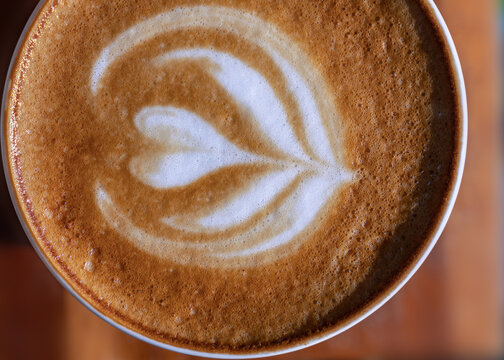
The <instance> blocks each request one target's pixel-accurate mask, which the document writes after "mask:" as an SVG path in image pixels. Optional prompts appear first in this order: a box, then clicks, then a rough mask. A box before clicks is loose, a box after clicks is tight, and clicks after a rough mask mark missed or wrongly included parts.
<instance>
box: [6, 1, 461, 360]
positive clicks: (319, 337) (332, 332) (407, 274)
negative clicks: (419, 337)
mask: <svg viewBox="0 0 504 360" xmlns="http://www.w3.org/2000/svg"><path fill="white" fill-rule="evenodd" d="M45 1H46V0H41V1H40V2H39V3H38V5H37V7H36V8H35V10H34V11H33V13H32V15H31V16H30V18H29V20H28V22H27V24H26V25H25V27H24V29H23V32H22V34H21V36H20V38H19V40H18V43H17V46H16V49H15V51H14V54H13V56H12V59H11V63H10V67H9V71H8V73H7V80H6V82H5V86H4V93H3V99H2V131H1V145H2V160H3V166H4V171H5V174H6V177H7V184H8V187H9V192H10V195H11V199H12V202H13V204H14V207H15V210H16V213H17V215H18V218H19V220H20V222H21V224H22V226H23V229H24V231H25V233H26V235H27V236H28V239H29V240H30V242H31V244H32V246H33V247H34V249H35V251H36V252H37V254H38V255H39V256H40V258H41V259H42V261H43V262H44V264H45V265H46V266H47V268H48V269H49V270H50V271H51V273H52V274H53V275H54V277H55V278H56V279H57V280H58V281H59V282H60V284H61V285H63V287H64V288H65V289H66V290H68V291H69V292H70V293H71V294H72V295H73V296H74V297H75V298H76V299H77V300H78V301H79V302H80V303H81V304H83V305H84V306H85V307H86V308H88V309H89V310H90V311H91V312H93V313H94V314H95V315H97V316H98V317H100V318H101V319H103V320H105V321H106V322H107V323H109V324H110V325H112V326H114V327H116V328H117V329H119V330H121V331H123V332H125V333H126V334H129V335H131V336H133V337H135V338H137V339H139V340H143V341H145V342H147V343H149V344H152V345H155V346H158V347H161V348H164V349H167V350H172V351H176V352H180V353H183V354H187V355H196V356H205V357H210V358H220V359H244V358H259V357H265V356H273V355H279V354H284V353H288V352H292V351H296V350H300V349H304V348H306V347H308V346H311V345H315V344H318V343H320V342H322V341H324V340H327V339H329V338H331V337H333V336H336V335H338V334H340V333H342V332H343V331H345V330H347V329H349V328H350V327H352V326H354V325H355V324H357V323H359V322H360V321H362V320H364V319H365V318H367V317H368V316H369V315H371V314H372V313H373V312H375V311H376V310H377V309H378V308H380V307H381V306H382V305H383V304H384V303H385V302H387V301H388V300H389V299H390V298H391V297H392V296H393V295H395V294H396V293H397V292H398V291H399V290H400V289H401V288H402V287H403V285H404V284H405V283H406V282H407V281H408V280H409V279H410V278H411V277H412V276H413V274H414V273H415V272H416V271H417V270H418V268H419V267H420V265H422V263H423V262H424V260H425V259H426V258H427V256H428V255H429V253H430V252H431V250H432V248H433V247H434V245H435V244H436V242H437V240H438V239H439V236H440V235H441V232H442V231H443V229H444V227H445V225H446V223H447V221H448V218H449V216H450V214H451V212H452V209H453V205H454V204H455V199H456V197H457V194H458V191H459V188H460V182H461V180H462V173H463V170H464V163H465V156H466V147H467V99H466V92H465V86H464V78H463V75H462V69H461V66H460V61H459V58H458V55H457V51H456V49H455V45H454V44H453V40H452V37H451V35H450V32H449V31H448V28H447V26H446V23H445V22H444V20H443V17H442V16H441V13H440V12H439V10H438V8H437V7H436V5H435V4H434V1H433V0H428V1H427V5H428V6H430V7H431V10H432V14H434V16H435V18H436V20H437V22H438V25H439V26H440V28H441V30H442V35H443V36H444V39H443V40H444V41H445V44H446V46H447V48H448V50H449V54H450V61H451V66H452V68H453V70H454V75H455V85H456V93H457V96H458V98H459V102H460V106H461V119H460V121H461V130H462V131H461V132H460V139H459V142H458V143H459V149H457V150H458V154H459V159H458V165H457V171H456V179H455V182H454V184H453V186H452V189H451V193H450V196H449V199H448V203H447V206H446V208H445V211H444V214H443V217H442V219H441V221H440V222H439V224H438V226H437V229H436V230H435V231H434V232H433V235H432V236H431V238H430V239H429V240H428V241H426V242H425V245H424V247H423V250H422V251H420V252H419V254H418V255H417V257H416V258H415V259H414V261H412V262H411V264H410V265H409V268H408V269H406V270H405V271H403V272H402V275H401V276H399V278H398V279H397V280H396V281H395V282H394V283H392V284H391V285H389V286H388V288H387V289H386V290H384V291H382V293H381V294H380V295H379V296H378V297H376V298H375V299H373V300H372V301H371V303H370V304H368V305H367V306H366V307H365V308H364V309H363V310H361V311H359V312H357V313H355V314H354V315H352V316H350V317H349V318H348V319H347V320H346V321H344V322H342V323H340V324H338V325H337V326H335V327H333V328H331V329H329V330H327V331H324V332H322V333H320V334H315V335H313V336H310V337H308V338H306V339H305V340H304V341H301V342H296V343H295V344H293V345H292V346H288V345H287V346H285V347H282V348H280V349H277V350H272V351H263V352H261V351H259V352H256V353H249V354H227V353H214V352H212V353H209V352H202V351H194V350H190V349H185V348H181V347H177V346H172V345H168V344H165V343H162V342H159V341H156V340H153V339H151V338H148V337H146V336H144V335H141V334H139V333H137V332H134V331H132V330H130V329H128V328H126V327H124V326H122V325H120V324H118V323H117V322H115V321H114V320H112V319H111V318H109V317H107V316H105V315H104V314H102V313H100V312H99V311H98V310H97V309H95V308H94V307H93V306H92V305H91V304H89V303H88V302H87V301H85V300H84V299H83V298H82V297H81V296H80V295H79V294H78V293H77V292H76V291H75V290H74V289H72V287H71V286H70V285H69V284H68V283H67V282H66V281H65V280H64V279H63V278H62V277H61V276H60V274H59V273H58V271H56V270H55V269H54V268H53V267H52V265H51V264H50V262H49V261H48V260H47V259H46V255H45V254H44V253H43V252H42V251H41V249H40V248H39V247H38V245H37V243H36V241H35V240H34V239H33V237H32V235H31V232H30V231H29V229H28V226H27V224H26V223H25V222H24V217H23V215H22V214H21V210H20V207H19V205H18V200H17V198H16V196H15V194H14V191H13V188H12V184H11V179H10V176H9V171H10V170H9V167H8V164H7V158H6V143H5V121H6V120H5V104H6V100H7V94H8V92H9V89H10V75H11V71H12V67H13V65H14V62H15V60H16V58H17V55H18V52H19V49H20V47H21V46H22V44H23V41H24V38H25V35H26V34H27V32H28V30H29V29H30V27H31V24H32V22H33V21H34V19H35V17H36V15H37V14H38V12H39V10H40V9H41V7H42V5H43V4H44V3H45Z"/></svg>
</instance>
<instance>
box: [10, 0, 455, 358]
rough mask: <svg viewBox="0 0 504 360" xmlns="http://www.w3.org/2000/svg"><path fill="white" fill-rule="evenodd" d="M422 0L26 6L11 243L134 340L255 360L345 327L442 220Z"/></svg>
mask: <svg viewBox="0 0 504 360" xmlns="http://www.w3.org/2000/svg"><path fill="white" fill-rule="evenodd" d="M427 9H428V7H427V6H426V5H425V4H424V2H422V1H419V2H417V1H408V0H404V1H394V2H374V1H362V2H354V1H349V0H340V1H329V0H327V1H317V2H306V1H294V0H289V1H270V0H263V1H256V2H246V1H238V0H216V1H213V2H207V1H205V2H203V1H188V0H186V1H183V0H181V1H179V0H171V1H158V0H151V1H148V2H147V1H131V0H115V1H109V0H107V1H105V0H96V1H92V2H83V1H77V0H75V1H72V0H67V1H54V2H53V1H47V3H46V4H45V5H44V6H43V7H42V8H41V10H40V12H39V13H38V16H37V17H36V19H35V21H34V23H33V25H32V27H31V29H30V31H29V32H28V34H27V36H26V38H25V41H24V43H23V45H22V47H21V49H20V52H19V54H18V58H17V62H16V64H15V66H14V69H13V71H12V74H11V82H12V83H11V87H10V92H9V96H8V99H7V104H6V114H5V115H6V124H5V126H6V132H5V133H6V135H5V136H6V144H7V164H8V168H9V170H10V176H11V180H12V184H13V187H14V192H15V194H16V196H17V201H18V206H19V207H20V209H21V212H22V214H23V215H24V217H25V221H26V223H27V225H28V227H29V229H30V232H31V235H32V237H33V238H34V240H35V242H36V243H37V245H38V247H40V249H41V250H42V252H43V253H44V255H45V256H46V257H47V259H48V260H49V262H50V263H51V264H52V266H53V267H54V268H55V269H56V270H57V271H58V273H59V274H60V275H61V276H62V277H63V278H64V279H65V281H66V282H67V283H68V284H69V285H70V286H71V287H72V288H73V289H74V290H75V291H77V293H78V294H79V295H80V296H82V297H83V298H84V299H85V300H86V301H88V302H89V303H90V304H91V305H92V306H93V307H95V308H96V309H97V310H99V311H100V312H101V313H103V314H104V315H106V316H108V317H110V318H111V319H112V320H114V321H116V322H117V323H119V324H121V325H123V326H126V327H127V328H130V329H132V330H134V331H135V332H138V333H140V334H142V335H145V336H148V337H150V338H152V339H154V340H157V341H160V342H163V343H166V344H171V345H175V346H180V347H184V348H191V349H196V350H204V351H214V352H250V351H253V352H257V351H264V350H267V349H274V348H281V347H285V346H287V345H290V344H293V343H298V342H303V341H305V340H306V339H307V338H309V337H310V336H313V334H314V333H316V334H322V333H324V332H327V331H331V330H332V329H335V328H336V327H338V326H342V325H343V324H345V321H348V319H352V318H353V317H354V316H356V314H358V313H359V312H362V311H363V310H364V309H365V308H366V306H368V305H369V304H372V303H373V302H374V301H376V299H378V298H380V296H381V294H383V292H384V291H385V290H386V289H387V288H388V287H389V286H391V285H392V284H393V283H394V281H396V279H398V278H401V276H402V274H404V272H405V271H406V270H407V269H408V268H409V266H410V265H411V263H413V262H414V261H415V260H416V259H417V257H418V254H419V252H420V251H421V250H422V249H423V248H424V247H425V245H426V243H427V242H428V240H429V239H430V237H431V236H432V232H433V231H434V230H435V229H436V227H437V225H438V223H439V221H440V218H441V216H442V214H443V212H444V210H445V207H446V206H447V199H448V197H449V194H450V192H451V190H452V187H453V182H454V179H455V169H456V168H457V166H458V162H459V161H460V154H459V153H458V149H459V147H460V144H459V143H458V140H457V139H459V137H460V131H461V129H460V127H461V125H460V124H461V119H460V118H461V115H460V106H461V105H460V104H459V101H458V94H457V92H456V90H455V75H454V71H453V69H452V66H451V65H450V56H449V51H448V50H447V46H446V44H445V43H444V40H443V37H442V35H441V30H440V29H439V28H438V26H437V25H436V24H435V22H434V20H432V19H433V15H432V14H431V13H430V12H429V10H427Z"/></svg>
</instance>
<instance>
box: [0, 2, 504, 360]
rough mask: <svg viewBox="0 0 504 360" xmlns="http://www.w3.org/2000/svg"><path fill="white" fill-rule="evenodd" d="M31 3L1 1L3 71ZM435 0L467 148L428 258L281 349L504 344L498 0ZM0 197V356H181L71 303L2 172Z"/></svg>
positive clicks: (475, 349) (355, 354)
mask: <svg viewBox="0 0 504 360" xmlns="http://www.w3.org/2000/svg"><path fill="white" fill-rule="evenodd" d="M35 3H36V0H26V1H18V2H7V1H4V2H2V4H3V5H1V6H2V7H3V9H2V11H1V12H0V17H1V20H2V21H0V24H1V25H0V26H1V28H0V37H1V39H2V41H1V48H0V51H1V53H0V55H1V58H0V66H1V69H2V70H1V71H2V72H1V73H0V77H1V78H2V79H3V78H4V77H5V75H4V74H5V72H6V69H7V64H8V61H9V59H10V54H11V53H12V50H13V48H14V44H15V42H16V39H17V37H18V35H19V33H20V32H21V29H22V26H23V25H24V23H25V22H26V19H27V17H28V15H29V13H30V12H31V10H32V9H33V8H34V6H35ZM437 3H438V5H439V7H440V10H441V12H442V13H443V15H444V17H445V19H446V21H447V23H448V26H449V28H450V29H451V31H452V35H453V37H454V40H455V44H456V46H457V49H458V51H459V55H460V58H461V62H462V67H463V71H464V75H465V78H466V84H467V92H468V100H469V134H470V135H469V146H468V149H469V152H468V156H467V165H466V171H465V175H464V180H463V182H462V188H461V192H460V195H459V198H458V200H457V204H456V206H455V209H454V211H453V215H452V217H451V219H450V221H449V223H448V226H447V228H446V230H445V232H444V233H443V235H442V237H441V239H440V241H439V243H438V245H436V248H435V249H434V251H433V252H432V254H431V255H430V256H429V258H428V259H427V261H426V262H425V264H424V265H423V266H422V267H421V269H420V270H419V271H418V272H417V274H416V275H415V276H414V277H413V278H412V280H411V281H410V282H409V283H408V284H407V285H406V286H405V287H404V288H403V290H401V291H400V292H399V294H398V295H396V296H395V297H394V298H393V299H392V300H391V301H389V302H388V303H387V304H386V305H385V306H383V307H382V308H381V309H380V310H378V311H377V312H376V313H375V314H373V315H372V316H371V317H370V318H368V319H366V320H365V321H363V322H361V323H360V324H358V325H357V326H355V327H353V328H352V329H350V330H348V331H347V332H345V333H343V334H342V335H339V336H337V337H335V338H333V339H331V340H328V341H326V342H324V343H322V344H319V345H317V346H314V347H311V348H309V349H306V350H303V351H299V352H296V353H293V354H289V355H287V356H282V357H279V358H278V359H280V358H285V359H287V358H289V359H333V358H369V357H391V356H396V357H403V356H406V355H414V356H416V357H427V356H434V355H436V356H441V355H451V356H456V355H466V356H478V357H482V356H485V357H492V358H496V357H498V356H503V355H504V352H503V339H504V332H503V311H502V296H501V295H502V290H503V285H502V283H503V277H502V267H501V266H502V243H501V244H499V241H500V240H501V239H500V238H499V235H500V234H499V226H500V225H501V224H500V221H501V219H502V213H501V212H500V208H499V199H500V196H501V193H500V192H499V188H500V187H501V184H500V183H499V176H498V175H499V172H498V164H500V160H501V157H500V153H499V148H498V147H499V127H498V123H499V102H500V98H501V93H500V92H499V86H498V83H497V81H498V79H499V71H500V67H499V63H498V29H497V25H498V24H497V14H498V13H497V9H496V6H497V4H496V2H493V1H489V0H488V1H484V0H480V1H474V0H439V1H437ZM0 175H1V174H0ZM1 179H2V180H0V182H4V181H3V176H2V177H1ZM0 200H1V201H2V206H1V207H0V359H35V358H36V359H76V360H79V359H83V360H84V359H86V360H87V359H94V360H101V359H188V358H190V357H189V356H185V355H181V354H176V353H173V352H170V351H165V350H161V349H158V348H155V347H153V346H150V345H148V344H145V343H143V342H141V341H138V340H135V339H134V338H132V337H129V336H128V335H125V334H123V333H121V332H120V331H118V330H116V329H114V328H113V327H111V326H109V325H107V324H106V323H105V322H103V321H102V320H100V319H98V318H97V317H95V316H94V315H92V314H91V313H90V312H89V311H88V310H86V309H85V308H84V307H83V306H81V305H80V304H79V303H77V301H76V300H75V299H73V298H72V297H71V296H70V295H69V294H68V293H67V292H65V291H64V290H63V288H62V287H61V286H60V285H59V284H58V283H57V282H56V280H55V279H53V278H52V276H51V275H50V273H49V272H48V271H47V270H46V269H45V268H44V266H43V265H42V262H41V261H40V260H39V259H38V258H37V256H36V254H35V252H34V251H33V249H32V248H31V247H30V245H29V244H28V242H27V241H26V239H25V237H24V234H23V233H22V231H21V229H20V226H19V224H18V223H17V219H16V218H15V215H14V212H13V210H12V207H11V205H10V200H9V199H8V194H7V190H6V187H5V183H3V184H1V183H0Z"/></svg>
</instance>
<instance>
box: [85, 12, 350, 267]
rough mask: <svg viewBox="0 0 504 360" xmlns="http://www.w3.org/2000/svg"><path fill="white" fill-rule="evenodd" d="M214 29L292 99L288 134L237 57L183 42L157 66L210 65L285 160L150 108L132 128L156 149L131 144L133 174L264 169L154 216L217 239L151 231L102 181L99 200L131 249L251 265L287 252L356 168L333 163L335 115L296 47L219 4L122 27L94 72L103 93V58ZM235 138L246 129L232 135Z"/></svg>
mask: <svg viewBox="0 0 504 360" xmlns="http://www.w3.org/2000/svg"><path fill="white" fill-rule="evenodd" d="M194 26H198V27H199V28H205V27H208V28H212V29H217V28H218V29H220V30H223V31H226V32H229V33H231V34H235V35H238V36H240V37H242V38H243V39H245V40H246V41H249V42H251V43H254V44H255V45H257V46H259V47H261V48H262V49H263V50H264V51H265V53H266V54H268V55H269V56H270V57H271V59H272V61H273V62H274V63H275V65H276V66H277V67H278V69H279V70H280V72H281V73H282V76H283V80H284V81H285V88H286V89H287V90H288V91H289V92H290V93H291V95H292V98H293V99H295V102H296V106H297V112H298V113H299V115H300V118H301V124H300V125H301V130H299V129H298V130H296V131H295V130H294V125H293V123H292V121H291V119H289V116H288V114H287V111H286V108H285V107H286V105H285V104H283V103H282V101H281V98H280V97H279V96H277V94H276V93H275V90H274V89H273V88H272V86H271V85H270V84H269V83H268V80H267V79H266V77H265V76H263V75H262V74H261V73H259V72H258V71H257V70H256V69H254V68H252V67H251V66H249V65H248V64H246V63H245V62H244V61H242V60H240V59H239V58H238V57H236V56H234V54H229V53H224V52H221V51H217V50H215V49H213V48H202V47H194V48H191V47H188V48H182V49H175V50H172V51H170V52H167V53H164V54H161V55H158V56H157V57H155V58H153V59H152V64H154V65H155V66H157V67H158V68H159V70H160V71H165V68H164V66H165V65H166V64H168V63H170V62H171V61H189V62H190V61H195V62H198V61H200V60H202V59H204V60H205V61H204V62H201V64H208V63H211V64H212V66H207V67H205V68H204V70H205V71H207V72H208V75H210V76H212V77H213V78H214V79H215V81H216V82H217V83H218V84H219V85H220V86H221V87H222V88H223V89H224V90H225V91H226V92H227V93H228V94H229V95H230V96H231V97H232V98H233V100H234V101H235V102H236V104H238V105H239V106H240V107H241V108H243V109H245V111H246V113H247V114H250V115H251V116H250V119H249V120H250V121H253V122H254V123H255V124H254V126H257V128H259V129H260V130H261V132H262V135H261V136H265V137H266V138H268V141H269V143H272V144H274V146H275V147H276V149H275V150H276V152H280V153H282V154H283V155H284V156H283V157H282V158H281V159H278V158H271V157H269V156H268V155H266V154H262V153H256V152H257V151H258V150H249V149H245V148H243V147H242V146H240V145H239V144H237V143H235V142H234V141H232V140H231V139H229V138H227V137H226V136H225V135H224V134H223V133H221V132H220V131H219V130H218V129H217V128H216V127H214V126H213V125H211V124H212V121H208V120H210V119H204V118H203V117H201V116H200V115H198V114H196V113H194V112H192V111H191V110H190V109H182V108H177V107H174V106H170V105H169V104H167V106H146V107H144V108H142V109H141V110H140V111H139V112H138V113H137V114H136V115H135V117H134V119H133V122H134V125H135V127H136V129H137V130H138V131H139V133H140V134H142V135H143V136H144V137H145V138H146V139H148V140H150V141H152V142H153V143H156V144H157V146H156V147H155V148H156V150H155V151H153V150H147V149H138V152H137V154H135V155H134V156H133V157H132V158H131V161H130V163H129V171H130V173H131V174H132V176H134V177H136V178H137V179H139V180H140V181H141V182H143V183H144V184H146V185H148V186H150V187H153V188H156V189H158V190H163V189H171V188H175V187H179V188H183V187H185V186H188V185H190V184H192V183H194V182H195V181H198V180H199V179H202V178H203V177H205V176H211V175H212V173H215V171H217V170H223V169H226V168H232V167H235V166H238V165H244V164H245V165H246V164H255V165H267V167H266V168H267V169H269V170H268V171H267V172H265V173H264V172H262V173H261V174H258V175H257V176H253V177H252V178H251V179H250V180H249V181H248V183H247V184H244V186H242V187H240V188H239V189H238V190H236V191H235V193H233V194H232V195H231V196H229V197H228V198H226V199H221V200H220V201H217V202H215V203H213V204H211V205H209V206H208V208H205V209H203V210H202V211H198V212H195V213H181V214H175V215H172V216H169V217H168V216H166V215H164V214H159V218H158V219H156V220H158V223H159V224H160V226H165V227H167V228H168V229H171V231H179V232H185V233H187V234H193V235H197V236H198V237H203V238H204V237H205V236H208V239H210V237H211V236H214V235H215V234H219V236H218V238H217V240H215V237H214V238H213V240H205V241H202V242H200V241H196V242H194V241H189V240H187V241H185V240H180V239H176V237H163V236H159V235H154V234H151V233H149V232H148V231H146V230H144V229H142V228H139V227H138V226H136V225H135V224H134V223H133V222H132V221H131V220H130V219H129V218H128V216H127V215H126V214H125V212H123V211H121V210H120V209H119V208H118V207H117V206H116V204H115V202H114V200H113V198H112V197H111V196H110V194H108V193H107V191H106V190H105V189H104V188H103V187H102V185H101V183H100V182H99V181H98V182H97V186H96V201H97V205H98V208H99V209H100V211H101V212H102V214H103V216H104V217H105V219H106V220H107V222H108V224H109V225H110V226H111V227H112V228H113V229H115V230H116V231H117V232H118V233H120V234H121V235H122V236H124V237H125V238H127V239H128V240H129V241H131V242H132V243H133V244H135V245H136V246H137V247H139V248H141V249H142V250H144V251H147V252H149V253H152V254H155V255H157V256H160V257H164V258H169V259H171V260H173V261H175V262H179V263H185V264H191V263H194V262H196V263H197V264H198V265H199V266H209V267H212V266H221V267H222V266H231V267H232V266H241V267H243V266H255V265H258V264H260V263H263V262H268V261H273V260H275V259H278V258H281V257H283V256H286V255H287V254H289V253H290V252H291V251H294V249H295V248H297V247H298V246H299V245H300V244H302V242H303V241H304V239H307V238H308V237H309V234H311V233H312V232H313V231H314V229H315V228H316V225H317V223H318V220H317V219H321V218H322V217H323V216H322V215H321V214H322V211H323V209H326V208H327V206H326V205H327V204H328V202H329V200H330V199H331V198H333V195H334V194H335V192H337V190H338V189H339V188H340V186H341V185H342V184H344V183H347V182H349V181H351V179H352V173H351V172H350V171H349V170H348V169H346V168H345V166H343V165H342V164H341V163H339V162H338V161H337V159H341V154H340V153H339V152H340V150H339V146H338V144H339V141H340V139H339V138H338V134H337V133H336V130H335V127H334V126H333V125H332V124H334V123H337V115H335V114H337V112H336V110H335V109H334V104H333V103H332V102H331V100H330V97H329V96H328V95H327V94H328V93H327V86H326V85H325V83H324V81H323V79H322V77H321V76H320V74H319V73H318V71H317V70H316V69H315V68H314V66H313V64H312V63H311V62H310V60H309V59H308V58H307V57H306V56H305V55H304V54H303V52H302V51H301V50H300V49H299V48H298V47H297V46H296V45H295V44H294V43H293V42H291V41H290V40H289V39H288V38H287V37H286V36H285V35H283V34H281V33H280V32H279V31H278V30H277V29H276V28H275V27H273V26H272V25H271V24H268V23H266V22H265V21H263V20H262V19H260V18H258V17H256V16H254V15H252V14H247V13H243V12H241V11H238V10H234V9H229V8H225V7H216V6H195V7H181V8H176V9H173V10H171V11H168V12H166V13H163V14H160V15H158V16H155V17H153V18H150V19H147V20H145V21H143V22H141V23H139V24H136V25H134V26H132V27H131V28H130V29H128V30H126V31H125V32H123V33H122V34H120V35H119V36H117V38H116V39H115V40H113V41H112V43H111V44H110V45H109V46H107V47H106V48H105V49H104V50H103V51H102V53H101V54H100V56H99V57H98V60H97V61H96V63H95V66H94V68H93V70H92V73H91V77H90V87H91V91H92V93H93V94H94V95H95V96H99V94H100V88H101V86H103V84H102V83H101V79H102V77H103V75H104V74H105V72H106V71H107V69H108V67H109V65H110V64H111V63H113V62H114V61H117V60H118V59H119V58H121V57H122V56H123V55H124V54H126V53H128V52H129V51H131V50H132V49H134V48H135V47H136V46H137V45H140V44H142V43H143V42H145V41H146V40H149V39H151V38H153V37H155V36H157V35H159V34H162V33H164V32H168V31H175V30H180V29H186V30H187V29H190V28H191V27H194ZM240 136H243V134H242V135H240Z"/></svg>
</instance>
